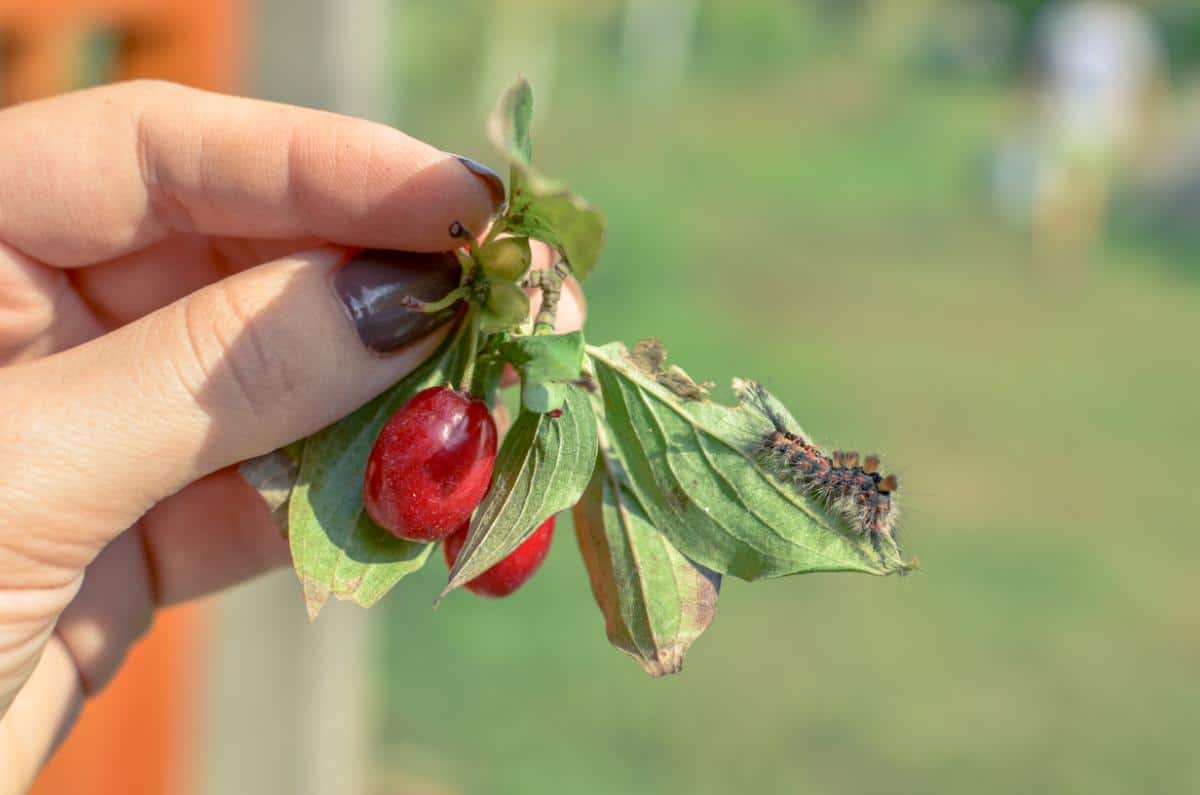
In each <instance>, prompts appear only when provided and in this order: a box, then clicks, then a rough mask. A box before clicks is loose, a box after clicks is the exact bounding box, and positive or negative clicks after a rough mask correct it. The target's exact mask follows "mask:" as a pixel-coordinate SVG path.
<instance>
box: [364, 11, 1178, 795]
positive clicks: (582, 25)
mask: <svg viewBox="0 0 1200 795" xmlns="http://www.w3.org/2000/svg"><path fill="white" fill-rule="evenodd" d="M627 5H628V4H625V3H618V2H593V3H589V4H566V3H562V4H552V3H531V2H527V3H523V4H518V3H504V4H491V3H484V2H470V1H468V0H449V1H447V2H438V3H421V2H411V3H405V4H401V5H397V6H396V8H395V14H394V24H395V27H394V31H393V34H394V37H395V46H394V47H393V48H392V53H393V54H392V55H391V56H389V57H390V72H389V86H392V87H394V90H395V96H396V97H397V98H398V99H397V103H396V107H395V108H394V109H393V111H392V114H393V118H392V120H393V121H394V122H395V123H397V124H398V125H399V126H402V127H403V128H404V129H405V130H406V131H408V132H410V133H412V134H414V135H416V136H418V137H422V138H424V139H427V140H430V141H433V142H436V143H437V145H439V146H441V147H443V148H445V149H448V150H451V151H459V152H464V153H467V154H470V155H473V156H476V157H478V158H479V159H481V160H484V161H485V162H488V163H490V164H492V165H496V164H498V158H497V157H496V156H494V155H493V153H492V152H491V151H490V149H489V148H488V146H487V145H486V144H485V142H484V141H483V138H482V119H483V116H484V114H485V113H486V111H487V109H488V108H489V106H490V104H491V102H492V101H493V99H494V96H495V94H496V93H497V92H498V90H499V89H500V88H501V87H502V86H503V85H504V84H505V83H507V82H508V81H509V80H510V79H511V78H512V77H513V74H512V73H511V70H509V69H503V71H502V68H503V67H513V66H514V65H515V68H523V69H527V70H528V71H529V72H530V76H531V78H532V79H533V80H534V90H535V95H536V97H537V101H538V103H539V107H540V115H539V118H538V127H537V131H536V137H535V159H536V161H537V162H538V163H539V164H540V165H541V167H542V168H543V169H544V170H545V171H546V172H548V173H550V174H552V175H555V176H563V177H566V178H568V179H569V180H570V182H571V183H572V185H573V186H575V187H576V188H577V189H578V190H579V191H580V192H581V193H582V194H583V195H585V196H587V197H588V198H589V199H590V200H592V201H593V202H594V203H595V204H597V205H598V206H599V207H600V208H602V210H603V211H604V212H605V214H606V216H607V219H608V223H609V238H608V243H607V247H606V249H605V253H604V256H603V259H602V261H601V266H600V268H599V269H598V271H597V272H596V274H595V276H594V277H593V278H592V279H591V280H590V281H589V282H588V283H587V285H586V289H587V295H588V299H589V301H590V315H589V320H588V327H587V331H588V335H589V340H591V341H592V342H597V343H599V342H606V341H609V340H623V341H626V342H627V343H632V342H633V341H635V340H637V339H638V338H640V337H643V336H651V335H653V336H658V337H660V338H662V339H663V340H664V341H665V342H666V344H667V346H668V348H669V349H670V350H671V354H672V360H673V361H675V362H676V363H678V364H680V365H682V366H683V367H685V368H686V369H687V370H688V371H689V372H690V373H691V374H692V375H693V376H695V377H697V378H702V379H713V380H716V381H718V382H719V383H721V384H722V385H724V384H727V383H728V379H729V378H730V377H731V376H734V375H742V376H749V377H756V378H759V379H762V380H764V381H765V382H766V383H767V385H768V386H769V387H770V388H771V389H772V390H773V391H774V392H776V393H777V394H778V395H779V396H780V397H781V398H783V399H784V400H785V401H786V402H787V403H788V404H789V405H790V406H791V407H792V408H793V411H794V413H795V414H796V415H797V416H798V418H799V419H800V421H801V422H802V423H803V424H804V426H805V427H806V428H807V429H808V430H809V431H810V432H811V433H812V434H814V435H815V436H816V437H817V438H818V439H819V440H821V441H823V442H824V443H826V444H827V445H829V446H844V447H853V448H858V449H863V450H878V451H880V452H882V453H883V454H884V455H885V463H886V464H888V465H890V466H891V467H894V468H895V469H896V470H897V471H898V472H899V473H900V476H901V480H902V484H903V491H902V503H901V505H902V507H903V509H904V511H905V514H904V515H905V521H904V525H903V527H904V534H905V541H906V544H907V550H908V551H909V553H910V554H912V555H915V556H917V557H919V559H920V561H921V569H920V570H919V571H918V572H917V573H915V574H913V575H911V576H908V577H905V578H887V579H873V578H869V577H863V576H856V575H818V576H807V577H795V578H790V579H784V580H777V581H770V582H762V583H756V584H753V585H748V584H746V583H742V582H739V581H734V580H730V579H726V581H725V584H724V588H723V592H722V597H721V601H720V606H719V610H718V613H717V619H716V621H715V623H714V624H713V626H712V627H711V629H710V630H709V631H708V633H707V634H706V635H705V636H704V637H702V638H701V639H700V640H699V641H698V642H697V643H696V645H695V646H694V647H693V649H692V651H691V653H690V655H689V657H688V660H687V663H686V665H685V670H684V671H683V673H681V674H680V675H678V676H675V677H673V678H669V679H665V680H652V679H650V678H648V677H647V676H646V675H645V674H643V673H642V672H641V670H640V669H639V668H638V667H637V666H636V665H635V664H634V663H633V662H631V661H630V660H628V659H626V658H624V657H623V656H622V655H621V654H620V653H618V652H617V651H615V650H613V649H611V648H610V647H609V646H608V645H607V643H606V641H605V638H604V631H603V623H602V619H601V617H600V614H599V612H598V611H597V610H596V608H595V606H594V604H593V603H592V598H591V595H590V593H589V590H588V585H587V579H586V574H585V571H584V569H583V567H582V565H581V563H580V560H579V556H578V552H577V548H576V545H575V539H574V537H573V534H572V532H571V530H570V526H569V522H568V521H565V520H566V518H567V517H565V516H564V517H562V518H561V520H560V525H559V527H560V530H559V532H558V534H557V538H556V541H555V545H554V548H553V551H552V553H551V557H550V559H549V561H548V563H547V565H546V566H545V568H544V569H543V571H542V572H541V573H540V574H539V576H538V577H537V578H536V579H535V580H534V581H533V582H532V583H531V584H530V585H528V586H527V587H526V588H525V589H524V590H523V591H521V592H520V593H518V594H517V595H515V596H514V597H512V598H510V599H508V600H505V601H502V602H493V601H486V600H481V599H478V598H475V597H472V596H471V595H469V594H456V595H455V596H454V597H453V598H451V599H449V600H447V602H446V603H445V604H443V606H442V607H441V609H440V610H439V611H438V612H436V613H434V612H432V611H430V609H429V601H430V597H431V596H432V595H433V594H434V593H435V592H436V591H437V589H438V588H439V587H440V585H441V583H442V582H443V581H444V576H445V571H444V567H443V566H442V564H441V561H440V560H437V561H434V562H432V563H431V565H429V566H428V567H427V568H426V570H425V571H423V572H421V573H420V575H419V576H416V577H414V578H412V579H411V580H409V581H406V582H404V583H403V584H402V585H401V586H400V587H399V588H398V589H397V591H396V592H395V593H394V594H393V595H392V596H391V597H389V598H388V599H387V600H386V603H385V604H384V605H383V606H382V607H381V608H380V610H379V611H378V613H377V614H376V615H375V617H374V619H373V621H374V622H375V623H373V625H372V626H373V630H374V634H373V639H374V652H373V661H374V662H373V666H374V668H373V670H374V676H375V677H376V685H375V689H374V690H373V691H372V692H373V693H375V694H376V695H375V697H374V698H375V701H374V703H373V718H374V721H375V723H374V727H375V728H374V733H373V737H374V746H373V747H374V749H375V759H376V761H377V765H376V769H375V773H374V777H375V783H376V785H377V786H378V790H377V791H378V792H380V793H385V792H387V793H390V792H462V793H470V794H480V795H481V794H483V793H488V794H496V795H507V794H508V793H513V794H514V795H515V794H517V793H520V794H521V795H539V794H540V793H561V792H571V793H579V794H581V795H582V794H585V793H618V792H619V793H684V792H687V793H727V792H731V791H743V792H756V793H791V792H820V793H860V792H877V791H892V792H965V791H971V792H997V793H1000V792H1012V791H1038V792H1083V791H1086V792H1092V793H1110V792H1111V793H1127V792H1150V791H1155V792H1184V791H1195V790H1197V789H1200V761H1197V755H1196V753H1195V750H1194V742H1195V738H1196V736H1198V735H1200V688H1197V686H1196V670H1197V666H1198V664H1200V612H1198V611H1197V609H1196V590H1195V582H1196V575H1195V561H1196V560H1197V559H1198V558H1200V533H1197V530H1200V527H1198V523H1197V519H1196V508H1197V479H1196V476H1197V475H1198V474H1200V470H1198V469H1197V467H1196V465H1195V462H1194V459H1195V450H1196V449H1197V447H1198V446H1200V427H1198V424H1197V422H1196V398H1195V394H1196V388H1197V386H1200V367H1198V365H1197V353H1198V352H1200V345H1198V344H1197V336H1198V331H1200V323H1198V315H1197V313H1198V311H1200V289H1198V284H1197V275H1198V274H1197V270H1196V267H1195V264H1194V263H1195V262H1196V256H1195V249H1190V248H1187V247H1186V246H1184V247H1180V246H1176V245H1170V244H1169V243H1170V241H1169V240H1168V235H1167V233H1166V232H1162V231H1161V230H1157V228H1156V227H1153V226H1151V225H1147V224H1146V223H1143V222H1142V221H1140V220H1138V218H1139V214H1138V213H1137V212H1136V210H1137V209H1138V208H1140V207H1146V206H1150V205H1151V204H1152V202H1151V201H1150V199H1145V200H1142V199H1140V198H1138V197H1139V196H1141V194H1139V193H1137V192H1136V190H1135V189H1134V188H1133V187H1128V189H1126V187H1123V186H1131V185H1134V184H1135V183H1136V182H1137V180H1136V179H1135V178H1134V177H1129V178H1128V179H1118V180H1115V183H1114V184H1115V185H1116V188H1115V189H1114V193H1115V194H1116V195H1117V198H1116V199H1114V201H1113V202H1112V203H1111V206H1110V207H1109V208H1108V209H1106V210H1105V213H1104V216H1105V218H1104V219H1102V220H1105V219H1106V222H1105V223H1104V224H1103V226H1102V227H1101V228H1099V229H1098V230H1096V232H1095V234H1094V235H1093V239H1091V240H1090V241H1088V242H1087V243H1086V244H1085V245H1082V246H1075V247H1068V248H1067V249H1063V250H1058V249H1053V248H1051V250H1050V252H1049V253H1047V252H1046V251H1045V250H1044V249H1042V248H1041V247H1039V244H1038V240H1037V239H1036V238H1037V231H1036V229H1034V228H1033V225H1032V224H1029V223H1021V222H1019V221H1018V222H1014V221H1013V220H1012V219H1006V218H1005V217H1004V215H1003V214H1002V213H999V212H997V211H996V207H995V203H994V202H992V201H991V200H990V199H989V195H988V178H987V173H988V169H989V166H988V162H989V152H991V151H992V150H993V148H994V147H995V145H996V143H997V141H998V140H1000V139H1001V138H1002V137H1003V135H1004V131H1005V130H1006V129H1007V126H1008V125H1010V124H1011V123H1012V122H1013V120H1014V119H1015V118H1019V117H1020V116H1021V114H1022V113H1024V112H1025V111H1024V110H1023V109H1024V108H1025V107H1026V106H1027V105H1028V102H1027V97H1028V95H1029V93H1030V91H1031V90H1034V89H1031V88H1030V86H1031V83H1030V78H1029V66H1028V64H1029V62H1030V59H1031V57H1032V56H1031V51H1030V47H1031V45H1030V44H1029V40H1030V33H1029V31H1030V28H1029V25H1030V19H1032V18H1033V16H1034V14H1035V12H1036V11H1037V9H1036V8H1034V7H1035V6H1039V5H1044V4H1037V3H1011V4H1009V3H946V2H913V3H887V2H883V3H870V2H862V3H838V2H830V3H825V4H820V3H811V2H807V3H806V2H781V1H772V0H755V1H754V2H739V3H733V2H729V3H726V2H717V1H716V0H708V1H706V2H700V3H698V4H696V7H695V9H694V15H693V16H691V17H690V18H688V20H687V23H688V25H689V26H690V27H688V28H687V30H686V31H685V33H686V36H685V37H684V38H685V45H686V48H685V49H686V52H685V54H684V55H683V56H680V57H675V56H674V55H672V51H671V47H672V46H673V45H672V44H671V41H670V40H664V39H662V38H660V37H658V36H656V35H651V36H650V37H649V39H648V40H639V39H638V37H637V35H633V34H631V33H630V27H629V26H630V25H631V24H633V23H632V22H631V19H630V13H631V12H630V11H629V8H628V7H627ZM635 5H636V4H635ZM971 6H974V7H976V8H975V11H978V9H979V8H983V9H984V10H983V11H982V12H980V13H983V14H985V16H984V17H983V19H984V21H985V23H987V24H982V23H978V20H976V22H971V20H972V19H974V17H972V16H971V14H972V13H974V11H972V9H971V8H969V7H971ZM964 9H966V10H964ZM1149 10H1150V12H1151V14H1152V19H1153V21H1154V22H1155V24H1157V25H1159V26H1160V27H1159V30H1160V31H1162V32H1163V33H1162V41H1163V42H1164V44H1165V46H1166V47H1167V49H1166V54H1167V62H1166V68H1165V69H1164V72H1163V83H1164V86H1165V91H1166V93H1167V96H1168V97H1169V102H1171V103H1173V106H1176V107H1177V106H1181V105H1182V104H1183V103H1185V101H1186V98H1187V97H1188V96H1190V90H1191V85H1192V83H1191V77H1190V74H1191V73H1190V69H1191V64H1192V61H1193V57H1192V56H1193V54H1192V52H1190V51H1189V50H1188V45H1189V44H1193V45H1194V44H1195V42H1196V38H1195V36H1189V35H1181V34H1186V32H1187V31H1188V30H1191V31H1192V32H1193V33H1194V32H1195V30H1196V27H1195V23H1196V16H1197V15H1196V14H1195V13H1194V12H1192V11H1191V9H1190V7H1189V6H1188V4H1181V3H1176V4H1172V3H1158V4H1150V6H1149ZM987 14H992V15H993V16H991V17H988V16H986V15H987ZM955 15H957V16H955ZM947 20H967V21H966V22H965V23H963V24H962V25H959V24H958V23H957V22H953V23H952V24H948V23H947ZM988 20H992V21H995V20H1001V21H1005V20H1007V21H1006V22H1004V24H1005V25H1008V26H1009V27H1007V28H1005V27H1003V26H997V25H993V24H991V23H988V22H987V21H988ZM635 21H636V20H635ZM1168 23H1169V24H1168ZM972 25H974V26H975V27H972ZM1188 25H1191V27H1190V28H1189V27H1187V26H1188ZM980 29H982V30H983V34H980V33H979V30H980ZM531 30H532V31H534V32H533V33H532V34H531V33H530V31H531ZM972 30H974V31H975V32H974V33H971V32H970V31H972ZM997 31H999V33H997ZM522 32H523V33H522ZM993 33H996V36H998V37H999V38H998V39H997V40H996V41H993V40H992V39H993V38H996V37H995V36H992V35H991V34H993ZM523 35H524V36H527V37H528V38H525V39H522V36H523ZM980 35H982V36H983V39H982V40H980V39H978V36H980ZM973 36H974V37H975V38H972V37H973ZM529 41H533V42H535V43H537V45H538V46H537V48H536V52H534V51H531V50H529V49H528V42H529ZM522 42H525V43H524V44H523V43H522ZM981 42H982V43H981ZM523 46H524V47H526V49H525V50H523V49H522V47H523ZM989 47H991V48H992V50H991V51H989V50H987V48H989ZM639 48H640V49H639ZM664 50H666V51H667V54H666V56H664V54H663V52H664ZM497 53H499V54H497ZM514 53H515V55H514ZM668 56H669V57H668ZM664 58H665V61H664ZM672 58H674V60H672ZM664 63H665V64H666V65H665V66H663V64H664ZM647 64H650V66H647ZM1151 149H1154V147H1153V146H1152V147H1151ZM1122 197H1125V198H1124V199H1122ZM1128 197H1133V198H1132V199H1129V198H1128ZM1122 207H1132V209H1133V211H1131V212H1129V213H1126V214H1125V215H1121V214H1120V212H1119V211H1120V208H1122ZM1126 217H1128V218H1129V219H1132V220H1130V221H1129V222H1128V223H1126V222H1124V220H1123V219H1124V218H1126ZM1192 217H1193V218H1194V217H1197V216H1192ZM1188 226H1189V224H1188V223H1184V224H1183V227H1184V228H1185V229H1186V228H1187V227H1188ZM724 394H726V395H727V394H728V390H727V389H726V390H725V392H724Z"/></svg>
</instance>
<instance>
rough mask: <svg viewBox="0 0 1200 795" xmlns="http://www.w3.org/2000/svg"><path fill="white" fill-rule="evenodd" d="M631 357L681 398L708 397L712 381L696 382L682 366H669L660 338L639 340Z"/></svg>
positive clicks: (637, 364) (645, 371)
mask: <svg viewBox="0 0 1200 795" xmlns="http://www.w3.org/2000/svg"><path fill="white" fill-rule="evenodd" d="M629 359H630V361H632V362H633V364H635V365H636V366H637V368H638V369H639V370H641V371H642V372H643V373H645V374H646V375H648V376H650V377H651V378H653V379H654V380H655V381H657V382H658V383H659V384H661V385H663V386H665V387H666V388H667V389H669V390H671V391H672V392H674V393H675V394H676V395H678V396H679V397H681V398H687V399H688V400H705V399H707V398H708V390H710V389H712V387H713V383H712V382H711V381H705V382H703V383H699V384H698V383H696V382H695V381H694V380H692V377H691V376H690V375H688V374H687V373H686V372H684V371H683V368H681V367H677V366H675V365H671V366H670V367H667V366H666V363H667V349H666V348H664V347H663V344H662V342H660V341H659V340H656V339H647V340H639V341H638V343H637V344H636V345H635V346H634V347H633V353H631V354H629Z"/></svg>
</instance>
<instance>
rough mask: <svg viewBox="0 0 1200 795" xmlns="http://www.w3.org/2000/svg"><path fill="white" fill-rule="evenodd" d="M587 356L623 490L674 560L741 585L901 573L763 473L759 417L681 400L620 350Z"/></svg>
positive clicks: (900, 566)
mask: <svg viewBox="0 0 1200 795" xmlns="http://www.w3.org/2000/svg"><path fill="white" fill-rule="evenodd" d="M587 352H588V356H589V358H590V360H591V363H592V365H593V367H594V369H595V372H596V375H597V378H598V380H599V382H600V386H601V389H602V391H603V396H604V406H605V423H606V428H607V429H608V435H609V437H610V442H611V444H612V445H613V447H614V448H615V449H616V450H617V452H618V454H619V455H620V457H621V460H622V461H623V462H624V464H625V466H626V467H627V475H628V480H629V485H630V489H631V490H632V492H633V493H634V495H635V496H636V497H637V499H638V502H639V503H640V504H641V505H642V507H643V508H644V509H645V511H646V514H647V516H648V517H649V518H650V520H651V521H652V522H653V523H654V525H655V526H656V527H658V528H660V529H661V530H662V531H663V533H665V534H666V536H667V537H668V538H669V539H670V540H671V543H672V544H674V545H675V547H676V548H678V549H679V551H680V552H682V553H683V554H685V555H687V556H688V557H689V558H691V559H692V560H694V561H696V562H697V563H700V564H702V565H704V566H706V567H708V568H710V569H713V570H715V571H718V572H722V573H725V574H732V575H734V576H736V577H741V578H742V579H746V580H756V579H759V578H763V577H779V576H783V575H787V574H799V573H804V572H813V571H859V572H866V573H870V574H889V573H893V572H897V571H902V570H904V569H906V568H908V565H907V564H905V563H904V562H903V561H902V560H900V558H899V553H898V551H897V550H895V548H894V546H893V547H892V548H891V550H890V552H891V556H892V559H889V560H888V561H887V562H881V561H880V560H879V559H878V557H877V556H876V555H875V553H874V550H873V549H872V548H871V546H870V543H869V541H868V540H867V539H865V538H863V537H862V536H860V535H859V534H857V533H855V532H853V531H852V530H851V529H849V528H846V527H843V526H842V525H841V523H840V522H839V521H838V520H837V519H836V518H834V517H833V516H832V515H830V514H829V512H828V511H826V510H825V509H824V507H823V506H822V505H820V504H818V503H817V502H816V501H814V500H809V499H807V498H805V497H803V496H801V495H800V494H799V493H798V492H797V491H796V489H795V488H793V487H792V486H791V484H789V483H786V482H784V481H783V480H781V479H779V478H777V477H775V475H773V474H772V473H770V472H767V471H765V470H764V469H763V468H762V466H761V465H760V464H759V462H758V456H757V446H758V445H759V444H760V443H761V440H762V438H763V436H764V435H765V434H767V433H768V432H769V431H770V430H771V427H772V426H771V424H770V422H769V421H768V420H767V419H766V417H765V416H764V415H763V413H762V412H761V410H759V409H757V408H755V407H753V406H751V405H749V404H747V403H746V402H742V403H739V405H738V406H736V407H729V406H723V405H721V404H718V403H713V402H711V401H708V400H691V399H686V398H681V397H680V396H679V395H677V394H675V393H674V392H672V391H670V390H669V389H667V388H666V387H665V386H663V385H662V384H660V383H658V381H657V380H656V379H654V378H652V377H651V376H650V375H648V374H647V373H645V372H644V371H643V370H642V369H641V368H640V366H639V363H638V362H636V361H634V360H633V359H632V357H631V356H630V354H629V353H628V352H627V351H626V350H625V347H624V346H623V345H620V344H619V343H614V344H611V345H606V346H604V347H602V348H596V347H592V346H589V347H588V349H587Z"/></svg>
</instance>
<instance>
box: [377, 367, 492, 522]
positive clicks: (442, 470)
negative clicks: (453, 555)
mask: <svg viewBox="0 0 1200 795" xmlns="http://www.w3.org/2000/svg"><path fill="white" fill-rule="evenodd" d="M495 462H496V423H495V422H494V421H493V420H492V415H491V412H489V411H488V407H487V404H486V403H484V402H483V401H482V400H472V399H471V397H470V395H466V394H463V393H462V392H457V391H455V390H453V389H448V388H446V387H441V386H435V387H430V388H429V389H425V390H422V391H421V392H418V393H417V394H416V395H414V396H413V398H412V399H411V400H409V401H408V403H406V404H404V407H403V408H401V409H400V410H399V411H397V412H396V413H395V414H394V415H393V416H392V418H391V419H390V420H388V422H387V424H386V425H384V426H383V430H382V431H380V432H379V438H378V439H376V440H375V448H374V449H373V450H371V457H370V458H369V459H367V469H366V472H365V474H364V476H363V503H364V504H365V506H366V509H367V513H368V514H369V515H370V516H371V518H372V519H374V520H375V522H376V523H377V524H378V525H379V526H380V527H382V528H384V529H385V530H388V531H389V532H391V533H393V534H395V535H397V536H399V537H400V538H406V539H409V540H410V541H437V540H438V539H441V538H445V537H446V536H447V535H449V534H450V533H452V532H454V528H456V527H458V526H459V525H460V524H462V523H463V522H465V521H467V520H469V519H470V518H471V512H472V511H474V510H475V506H477V505H479V501H480V500H482V499H483V495H484V494H486V493H487V490H488V485H489V484H490V483H491V479H492V465H493V464H494V463H495Z"/></svg>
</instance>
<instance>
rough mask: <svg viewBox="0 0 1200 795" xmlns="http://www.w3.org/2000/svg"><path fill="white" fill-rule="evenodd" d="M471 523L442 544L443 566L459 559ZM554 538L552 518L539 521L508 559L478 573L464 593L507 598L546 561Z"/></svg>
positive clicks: (452, 563)
mask: <svg viewBox="0 0 1200 795" xmlns="http://www.w3.org/2000/svg"><path fill="white" fill-rule="evenodd" d="M469 526H470V522H467V523H465V524H463V526H462V527H460V528H458V529H457V530H455V531H454V534H453V535H452V536H450V537H449V538H447V539H446V540H445V541H443V542H442V551H443V552H444V553H445V554H446V565H447V566H449V567H450V568H454V561H456V560H458V552H459V550H461V549H462V545H463V543H464V542H465V541H466V540H467V529H468V527H469ZM552 538H554V517H553V516H551V517H550V518H549V519H547V520H546V521H544V522H542V525H541V527H539V528H538V529H537V530H534V531H533V535H531V536H530V537H529V538H527V539H525V540H524V541H523V542H521V546H519V547H517V548H516V549H514V550H513V551H512V552H510V553H509V555H508V557H506V558H504V560H502V561H500V562H499V563H497V564H496V565H495V566H492V567H491V568H490V569H488V570H487V571H485V572H484V573H483V574H480V575H479V576H478V577H476V578H475V579H473V580H471V581H470V582H469V583H467V585H466V587H467V590H469V591H472V592H474V593H477V594H479V595H480V596H508V595H509V594H510V593H512V592H513V591H515V590H517V589H518V588H520V587H521V586H522V585H524V584H525V581H526V580H528V579H529V578H530V577H532V576H533V573H534V572H535V571H537V570H538V568H539V567H540V566H541V565H542V561H544V560H545V559H546V553H547V552H549V551H550V540H551V539H552Z"/></svg>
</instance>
